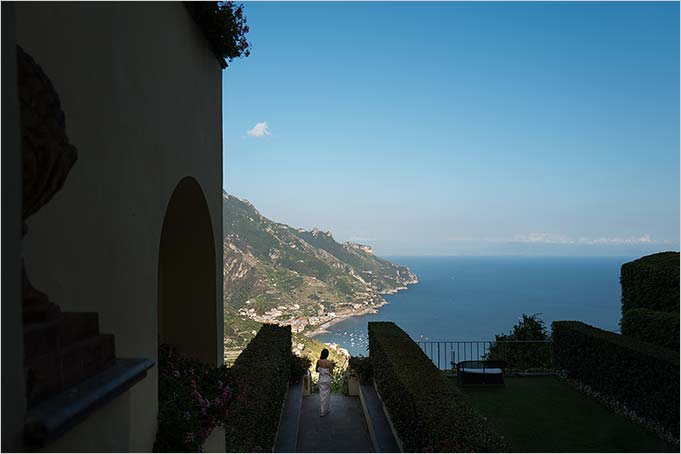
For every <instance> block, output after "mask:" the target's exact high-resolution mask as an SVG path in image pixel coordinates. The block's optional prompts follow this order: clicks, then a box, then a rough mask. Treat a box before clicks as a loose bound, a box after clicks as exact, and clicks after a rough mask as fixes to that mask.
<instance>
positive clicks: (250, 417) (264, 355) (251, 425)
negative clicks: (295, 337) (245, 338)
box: [225, 325, 291, 452]
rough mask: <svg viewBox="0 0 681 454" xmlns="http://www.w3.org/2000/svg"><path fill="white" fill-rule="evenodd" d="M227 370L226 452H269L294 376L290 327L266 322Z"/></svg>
mask: <svg viewBox="0 0 681 454" xmlns="http://www.w3.org/2000/svg"><path fill="white" fill-rule="evenodd" d="M228 372H229V383H230V386H231V387H232V389H233V396H234V397H233V400H232V402H231V404H230V406H229V409H228V416H227V423H226V426H225V435H226V446H225V447H226V452H254V451H270V450H271V449H272V447H273V446H274V439H275V436H276V432H277V428H278V427H279V416H280V414H281V409H282V406H283V405H284V399H285V397H286V391H287V389H288V384H289V378H290V375H291V327H290V326H277V325H263V326H262V328H260V331H258V334H257V335H256V336H255V337H254V338H253V339H252V340H251V342H250V343H249V344H248V346H247V347H246V349H245V350H244V351H243V352H241V354H240V355H239V357H238V358H237V359H236V361H235V363H234V365H233V366H232V367H230V368H229V370H228Z"/></svg>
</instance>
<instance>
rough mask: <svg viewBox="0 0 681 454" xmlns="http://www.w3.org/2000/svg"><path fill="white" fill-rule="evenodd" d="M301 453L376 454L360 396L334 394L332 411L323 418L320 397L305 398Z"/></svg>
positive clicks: (299, 447)
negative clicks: (344, 453) (320, 410)
mask: <svg viewBox="0 0 681 454" xmlns="http://www.w3.org/2000/svg"><path fill="white" fill-rule="evenodd" d="M297 451H298V452H315V453H316V452H372V451H373V448H372V445H371V438H370V437H369V430H368V429H367V425H366V421H365V420H364V413H363V412H362V405H361V403H360V401H359V397H350V396H343V395H340V394H332V395H331V412H330V413H329V414H328V415H326V416H324V417H320V416H319V394H312V395H310V396H303V406H302V411H301V414H300V428H299V432H298V449H297Z"/></svg>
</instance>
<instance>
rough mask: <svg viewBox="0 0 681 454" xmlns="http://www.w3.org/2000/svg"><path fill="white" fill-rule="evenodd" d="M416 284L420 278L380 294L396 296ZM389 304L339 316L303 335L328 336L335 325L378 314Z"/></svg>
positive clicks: (380, 304) (384, 301)
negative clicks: (353, 318) (329, 329)
mask: <svg viewBox="0 0 681 454" xmlns="http://www.w3.org/2000/svg"><path fill="white" fill-rule="evenodd" d="M414 284H418V278H417V279H414V280H413V281H410V282H406V283H405V284H404V285H403V286H400V287H397V288H394V289H389V290H385V291H383V292H379V295H394V294H395V293H397V292H400V291H402V290H408V289H409V285H414ZM387 304H390V303H389V302H388V301H386V300H383V302H381V303H379V304H377V305H375V306H371V307H370V308H368V309H363V310H361V311H357V312H353V313H351V314H343V315H339V316H337V317H334V318H333V319H332V320H329V321H328V322H324V323H322V324H321V325H319V326H318V327H317V328H315V329H314V330H312V331H309V332H303V334H304V335H306V336H309V337H315V336H319V335H320V334H326V333H328V332H329V331H328V330H327V329H328V328H330V327H332V326H333V325H335V324H337V323H340V322H342V321H343V320H347V319H349V318H351V317H359V316H360V315H367V314H377V313H378V310H379V309H380V308H381V307H383V306H385V305H387Z"/></svg>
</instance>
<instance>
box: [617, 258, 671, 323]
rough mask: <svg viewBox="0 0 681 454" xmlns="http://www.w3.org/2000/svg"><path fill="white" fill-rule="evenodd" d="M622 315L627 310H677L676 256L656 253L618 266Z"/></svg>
mask: <svg viewBox="0 0 681 454" xmlns="http://www.w3.org/2000/svg"><path fill="white" fill-rule="evenodd" d="M620 284H622V315H624V314H625V313H626V312H628V311H629V310H631V309H636V308H645V309H651V310H655V311H663V312H678V311H679V253H678V252H660V253H658V254H652V255H647V256H645V257H641V258H640V259H637V260H634V261H633V262H628V263H625V264H624V265H622V269H621V271H620Z"/></svg>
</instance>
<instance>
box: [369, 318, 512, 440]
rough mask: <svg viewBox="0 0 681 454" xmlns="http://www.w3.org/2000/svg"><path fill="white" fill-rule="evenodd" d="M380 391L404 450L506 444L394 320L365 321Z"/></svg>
mask: <svg viewBox="0 0 681 454" xmlns="http://www.w3.org/2000/svg"><path fill="white" fill-rule="evenodd" d="M369 352H370V354H369V358H370V360H371V366H372V369H373V375H374V379H375V381H376V385H377V387H378V392H379V393H380V395H381V398H382V399H383V402H384V404H385V406H386V408H387V409H388V412H389V413H390V417H391V419H392V421H393V423H394V424H395V429H396V430H397V432H398V434H399V436H400V438H401V439H402V442H403V443H404V449H405V451H406V452H423V451H426V452H428V451H432V452H463V451H474V452H506V451H510V446H509V445H507V443H506V442H505V441H504V440H503V438H502V437H501V436H500V435H499V434H498V433H497V432H495V431H494V429H492V427H491V426H490V425H489V424H488V423H487V421H486V420H485V419H484V418H483V417H482V416H481V415H479V414H477V413H476V412H475V411H474V410H473V408H472V407H471V406H470V404H469V403H468V402H467V401H466V399H465V397H464V395H463V394H462V393H461V391H459V389H458V388H457V387H456V385H455V384H454V383H453V382H452V381H451V380H450V379H448V378H446V377H445V376H444V375H442V373H441V372H440V371H439V370H438V369H437V368H436V367H435V365H434V364H433V363H432V361H431V360H430V359H428V357H427V356H426V355H425V354H424V353H423V351H421V349H420V348H419V347H418V346H417V345H416V344H415V343H414V341H412V340H411V339H410V338H409V336H408V335H407V333H405V332H404V331H402V330H401V329H400V328H399V327H398V326H397V325H395V324H394V323H392V322H370V323H369Z"/></svg>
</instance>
